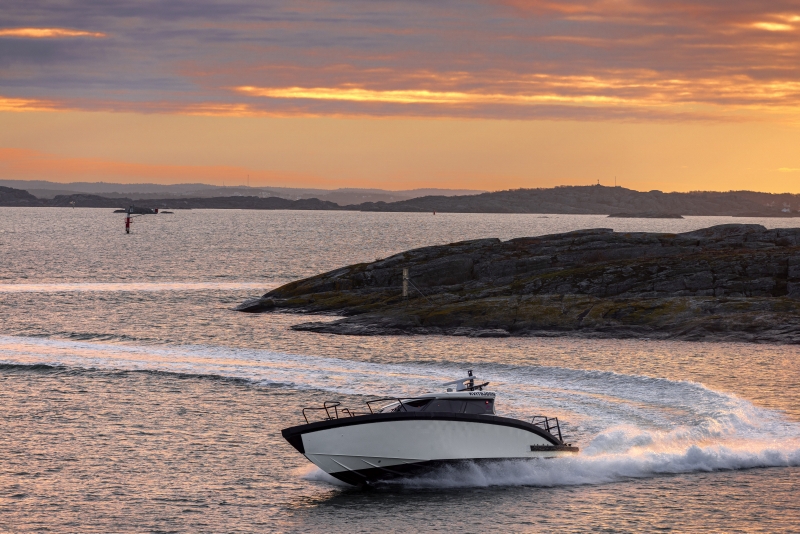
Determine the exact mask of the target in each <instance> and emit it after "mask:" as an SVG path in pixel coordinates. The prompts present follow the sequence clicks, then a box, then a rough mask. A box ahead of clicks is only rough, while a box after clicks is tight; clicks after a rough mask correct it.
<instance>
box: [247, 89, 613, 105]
mask: <svg viewBox="0 0 800 534" xmlns="http://www.w3.org/2000/svg"><path fill="white" fill-rule="evenodd" d="M236 90H237V91H239V92H242V93H245V94H249V95H252V96H264V97H269V98H289V99H292V98H296V99H311V100H344V101H348V102H383V103H390V104H512V105H525V104H537V103H542V102H560V103H581V104H587V103H596V102H603V103H614V102H618V103H623V102H625V100H624V99H621V98H615V97H609V96H602V95H558V94H542V95H513V94H496V93H493V94H482V93H462V92H455V91H428V90H424V89H416V90H415V89H408V90H406V89H401V90H390V91H373V90H369V89H361V88H356V87H313V88H303V87H285V88H280V87H273V88H270V87H251V86H243V87H236Z"/></svg>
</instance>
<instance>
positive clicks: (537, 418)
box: [531, 415, 564, 441]
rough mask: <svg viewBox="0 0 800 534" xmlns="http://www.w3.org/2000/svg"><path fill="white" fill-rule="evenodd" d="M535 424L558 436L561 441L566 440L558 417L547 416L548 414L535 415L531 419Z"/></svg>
mask: <svg viewBox="0 0 800 534" xmlns="http://www.w3.org/2000/svg"><path fill="white" fill-rule="evenodd" d="M531 424H532V425H533V426H538V427H539V428H541V429H542V430H546V431H547V432H548V433H550V434H552V435H553V436H556V435H557V436H558V440H559V441H564V438H562V437H561V427H560V426H559V424H558V417H547V416H546V415H534V416H533V418H532V419H531ZM554 430H555V432H553V431H554Z"/></svg>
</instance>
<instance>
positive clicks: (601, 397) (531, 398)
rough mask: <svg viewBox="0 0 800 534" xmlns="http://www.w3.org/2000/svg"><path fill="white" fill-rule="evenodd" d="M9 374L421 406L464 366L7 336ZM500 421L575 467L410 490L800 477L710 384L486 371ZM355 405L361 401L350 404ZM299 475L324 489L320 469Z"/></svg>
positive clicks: (747, 415) (772, 416)
mask: <svg viewBox="0 0 800 534" xmlns="http://www.w3.org/2000/svg"><path fill="white" fill-rule="evenodd" d="M0 363H4V364H7V365H8V364H10V365H15V366H17V365H24V366H33V365H56V366H66V367H69V368H77V369H101V370H118V371H130V370H149V371H158V372H165V373H182V374H193V375H207V376H219V377H224V378H234V379H244V380H247V381H249V382H250V383H252V384H254V385H255V386H256V387H260V386H272V387H286V388H291V389H295V390H318V391H323V392H327V393H329V395H326V396H327V397H335V396H350V395H362V394H364V393H368V394H374V395H381V396H384V395H404V396H407V395H414V394H417V393H419V392H420V391H430V390H436V389H438V388H439V384H441V383H443V382H445V381H447V380H449V379H450V378H451V377H452V376H454V375H460V374H461V373H462V372H463V369H464V367H465V365H466V364H464V363H460V362H450V363H447V364H442V363H438V362H430V363H424V362H423V363H420V362H414V363H396V364H382V363H372V362H363V361H354V360H347V359H340V358H323V357H315V356H307V355H295V354H282V353H277V352H273V351H267V350H257V349H242V348H232V347H216V346H165V345H153V346H147V345H131V344H122V343H100V342H85V341H67V340H61V339H52V338H31V337H19V336H0ZM479 374H480V376H481V378H485V379H487V380H490V381H491V382H492V389H493V390H495V391H497V392H498V393H499V397H498V413H500V414H502V415H508V416H511V417H515V418H520V419H528V418H530V417H531V416H533V415H539V414H542V413H543V414H548V415H552V416H557V417H558V418H559V420H560V421H561V423H562V429H563V430H565V436H564V438H565V441H568V442H571V443H574V444H576V445H579V446H580V447H581V453H580V454H579V455H578V456H576V457H569V458H559V459H554V460H538V461H537V460H533V461H524V462H520V461H506V462H495V463H488V464H474V463H465V464H462V465H459V466H457V467H447V468H442V469H439V470H437V471H434V472H432V473H429V474H428V475H425V476H421V477H416V478H413V479H400V480H394V481H391V482H389V483H388V484H391V485H400V486H404V487H465V486H494V485H535V486H555V485H572V484H600V483H606V482H612V481H618V480H624V479H629V478H641V477H650V476H655V475H659V474H666V473H692V472H704V471H719V470H732V469H748V468H755V467H781V466H800V423H797V422H793V421H791V420H789V419H788V418H786V417H785V416H784V415H783V414H782V413H781V412H779V411H776V410H769V409H765V408H760V407H757V406H755V405H753V404H752V403H751V402H749V401H747V400H744V399H741V398H739V397H737V396H736V395H733V394H730V393H725V392H720V391H715V390H713V389H710V388H708V387H706V386H704V385H702V384H699V383H695V382H688V381H679V380H668V379H664V378H652V377H646V376H638V375H625V374H619V373H614V372H608V371H591V370H580V369H569V368H563V367H555V366H553V367H544V366H514V365H504V364H496V363H487V364H486V365H482V366H481V368H480V369H479ZM346 402H347V403H348V404H352V403H359V402H362V400H361V398H350V399H347V400H346ZM301 476H303V477H305V478H309V479H312V480H316V481H320V482H324V481H327V480H328V479H329V478H330V477H327V475H326V476H324V477H323V476H322V475H321V471H320V472H319V473H317V472H316V470H315V469H313V470H312V471H309V472H307V473H305V472H304V474H302V475H301Z"/></svg>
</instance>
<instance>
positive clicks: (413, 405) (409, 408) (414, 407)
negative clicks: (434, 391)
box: [393, 399, 430, 412]
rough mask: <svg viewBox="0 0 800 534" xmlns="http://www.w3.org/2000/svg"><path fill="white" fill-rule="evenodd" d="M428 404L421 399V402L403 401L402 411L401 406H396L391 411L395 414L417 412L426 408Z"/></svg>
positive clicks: (426, 400)
mask: <svg viewBox="0 0 800 534" xmlns="http://www.w3.org/2000/svg"><path fill="white" fill-rule="evenodd" d="M429 402H430V400H429V399H421V400H411V401H403V406H405V410H403V406H400V405H398V406H397V408H396V409H395V410H393V411H395V412H403V411H406V412H419V411H422V409H424V408H425V406H427V404H428V403H429Z"/></svg>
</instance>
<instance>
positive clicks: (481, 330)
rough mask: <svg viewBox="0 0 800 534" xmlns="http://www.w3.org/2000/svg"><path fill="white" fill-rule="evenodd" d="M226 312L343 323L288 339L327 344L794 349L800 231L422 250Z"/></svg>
mask: <svg viewBox="0 0 800 534" xmlns="http://www.w3.org/2000/svg"><path fill="white" fill-rule="evenodd" d="M404 269H408V277H409V285H408V287H409V293H408V296H407V297H406V298H404V297H403V296H402V287H403V270H404ZM237 309H239V310H240V311H244V312H277V311H289V312H294V313H316V314H319V313H327V314H334V315H339V316H343V317H342V318H339V319H337V320H334V321H329V322H306V323H302V324H298V325H295V326H294V327H293V328H294V329H296V330H305V331H311V332H322V333H333V334H350V335H381V334H445V335H463V336H476V337H506V336H553V335H573V336H589V337H618V338H624V337H637V338H655V339H682V340H730V341H753V342H777V343H798V342H800V228H792V229H774V230H767V229H766V228H764V227H763V226H760V225H746V224H728V225H721V226H714V227H711V228H706V229H702V230H697V231H694V232H688V233H682V234H661V233H629V232H625V233H622V232H613V231H612V230H609V229H604V228H599V229H592V230H580V231H575V232H567V233H562V234H554V235H545V236H538V237H524V238H518V239H511V240H509V241H500V240H499V239H480V240H475V241H465V242H460V243H452V244H449V245H442V246H430V247H424V248H419V249H415V250H409V251H406V252H402V253H399V254H395V255H394V256H391V257H389V258H386V259H382V260H379V261H375V262H372V263H362V264H357V265H350V266H348V267H343V268H341V269H336V270H334V271H331V272H328V273H324V274H320V275H317V276H313V277H310V278H306V279H303V280H298V281H295V282H291V283H289V284H286V285H284V286H282V287H279V288H277V289H275V290H273V291H270V292H268V293H266V294H265V295H263V296H262V297H260V298H257V299H253V300H249V301H247V302H244V303H243V304H241V305H240V306H239V307H238V308H237Z"/></svg>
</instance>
